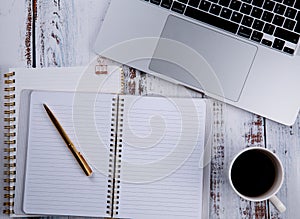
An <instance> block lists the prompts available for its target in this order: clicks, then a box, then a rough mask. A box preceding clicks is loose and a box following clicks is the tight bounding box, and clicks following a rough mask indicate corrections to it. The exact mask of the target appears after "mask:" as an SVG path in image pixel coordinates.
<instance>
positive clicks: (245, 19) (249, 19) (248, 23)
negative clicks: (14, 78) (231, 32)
mask: <svg viewBox="0 0 300 219" xmlns="http://www.w3.org/2000/svg"><path fill="white" fill-rule="evenodd" d="M253 20H254V19H253V18H252V17H249V16H246V15H245V16H244V17H243V20H242V24H243V25H245V26H247V27H251V26H252V23H253Z"/></svg>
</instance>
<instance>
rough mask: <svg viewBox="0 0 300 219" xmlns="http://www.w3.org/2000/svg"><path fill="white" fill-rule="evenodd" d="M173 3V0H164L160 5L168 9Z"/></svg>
mask: <svg viewBox="0 0 300 219" xmlns="http://www.w3.org/2000/svg"><path fill="white" fill-rule="evenodd" d="M172 3H173V0H162V2H161V4H160V6H161V7H164V8H167V9H170V8H171V5H172Z"/></svg>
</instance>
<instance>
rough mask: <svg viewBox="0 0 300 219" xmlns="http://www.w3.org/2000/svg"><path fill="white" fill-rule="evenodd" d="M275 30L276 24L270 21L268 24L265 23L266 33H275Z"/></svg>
mask: <svg viewBox="0 0 300 219" xmlns="http://www.w3.org/2000/svg"><path fill="white" fill-rule="evenodd" d="M274 30H275V26H274V25H272V24H268V23H267V24H265V26H264V30H263V32H264V33H266V34H270V35H273V33H274Z"/></svg>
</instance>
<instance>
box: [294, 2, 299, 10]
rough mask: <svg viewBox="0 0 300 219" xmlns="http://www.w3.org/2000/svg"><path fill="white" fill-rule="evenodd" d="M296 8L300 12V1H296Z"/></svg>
mask: <svg viewBox="0 0 300 219" xmlns="http://www.w3.org/2000/svg"><path fill="white" fill-rule="evenodd" d="M294 7H295V8H297V9H299V10H300V1H299V0H297V1H296V3H295V5H294Z"/></svg>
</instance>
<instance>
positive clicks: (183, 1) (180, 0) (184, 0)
mask: <svg viewBox="0 0 300 219" xmlns="http://www.w3.org/2000/svg"><path fill="white" fill-rule="evenodd" d="M177 1H179V2H181V3H183V4H187V3H188V0H177Z"/></svg>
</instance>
